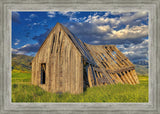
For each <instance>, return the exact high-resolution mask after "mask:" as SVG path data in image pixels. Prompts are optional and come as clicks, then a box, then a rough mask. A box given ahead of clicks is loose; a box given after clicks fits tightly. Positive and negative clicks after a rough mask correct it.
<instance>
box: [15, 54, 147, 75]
mask: <svg viewBox="0 0 160 114" xmlns="http://www.w3.org/2000/svg"><path fill="white" fill-rule="evenodd" d="M32 59H33V57H31V56H27V55H20V54H12V70H21V71H31V65H30V62H31V61H32ZM134 65H135V69H136V72H137V74H138V75H143V76H148V65H139V64H134Z"/></svg>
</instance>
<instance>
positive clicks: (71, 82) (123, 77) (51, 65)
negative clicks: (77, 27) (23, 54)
mask: <svg viewBox="0 0 160 114" xmlns="http://www.w3.org/2000/svg"><path fill="white" fill-rule="evenodd" d="M117 83H121V84H125V83H126V84H133V85H134V84H138V83H139V80H138V77H137V75H136V72H135V68H134V65H133V64H132V63H131V62H130V61H129V59H128V58H127V57H125V56H124V55H123V54H122V53H121V52H120V51H119V50H118V49H117V48H116V46H114V45H89V44H86V43H83V42H82V41H81V40H80V39H78V38H77V37H76V36H74V35H73V34H72V33H71V32H70V31H69V30H68V29H67V28H66V27H64V26H63V25H61V24H60V23H57V24H56V26H55V27H54V28H53V29H52V30H51V32H50V33H49V35H48V36H47V38H46V40H45V41H44V42H43V44H42V45H41V47H40V49H39V51H38V52H37V54H36V56H35V57H34V59H33V60H32V84H34V85H38V86H40V87H41V88H43V89H44V90H46V91H49V92H56V93H64V92H69V93H72V94H79V93H82V92H83V89H84V87H87V86H89V87H92V86H98V85H107V84H117Z"/></svg>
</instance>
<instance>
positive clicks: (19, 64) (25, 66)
mask: <svg viewBox="0 0 160 114" xmlns="http://www.w3.org/2000/svg"><path fill="white" fill-rule="evenodd" d="M32 59H33V57H31V56H27V55H20V54H12V70H21V71H30V70H31V65H30V62H31V61H32Z"/></svg>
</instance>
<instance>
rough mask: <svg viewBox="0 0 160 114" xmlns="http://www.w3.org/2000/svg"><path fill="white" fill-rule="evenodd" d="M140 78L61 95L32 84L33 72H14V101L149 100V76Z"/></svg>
mask: <svg viewBox="0 0 160 114" xmlns="http://www.w3.org/2000/svg"><path fill="white" fill-rule="evenodd" d="M138 78H139V80H140V84H137V85H128V84H124V85H122V84H118V85H107V86H99V87H92V88H87V89H86V90H85V91H84V93H82V94H78V95H72V94H69V93H64V94H61V95H60V94H55V93H49V92H46V91H44V90H43V89H41V88H40V87H38V86H34V85H32V84H31V73H21V72H12V102H148V77H146V76H138Z"/></svg>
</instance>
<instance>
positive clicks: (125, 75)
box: [85, 44, 139, 87]
mask: <svg viewBox="0 0 160 114" xmlns="http://www.w3.org/2000/svg"><path fill="white" fill-rule="evenodd" d="M85 45H86V46H87V48H88V49H89V50H90V53H91V55H92V57H93V58H94V60H95V62H96V63H97V65H98V66H90V69H88V72H91V70H92V72H93V75H91V73H90V75H89V76H90V77H89V78H88V80H89V85H90V87H92V86H94V85H106V84H117V83H122V84H131V85H134V84H139V80H138V77H137V75H136V72H135V67H134V65H133V64H132V63H131V62H130V61H129V59H128V58H127V57H125V55H123V54H122V53H121V52H120V51H119V50H118V49H117V47H116V46H114V45H97V46H95V45H89V44H85ZM91 68H92V69H91ZM92 77H95V78H96V79H94V81H93V78H92Z"/></svg>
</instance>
